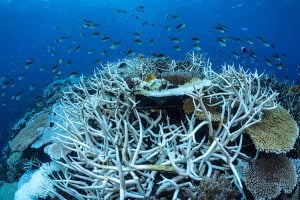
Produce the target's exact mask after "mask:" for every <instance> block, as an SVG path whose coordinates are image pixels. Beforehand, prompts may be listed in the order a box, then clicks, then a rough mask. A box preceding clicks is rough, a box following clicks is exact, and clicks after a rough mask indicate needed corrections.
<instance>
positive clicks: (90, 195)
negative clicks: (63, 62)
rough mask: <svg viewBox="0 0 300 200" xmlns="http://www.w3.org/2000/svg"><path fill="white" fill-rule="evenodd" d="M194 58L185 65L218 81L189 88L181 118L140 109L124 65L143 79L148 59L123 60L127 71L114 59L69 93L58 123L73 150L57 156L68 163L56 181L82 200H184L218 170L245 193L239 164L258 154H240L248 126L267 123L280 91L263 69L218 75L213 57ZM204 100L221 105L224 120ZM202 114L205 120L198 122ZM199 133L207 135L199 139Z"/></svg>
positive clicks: (227, 69) (61, 138)
mask: <svg viewBox="0 0 300 200" xmlns="http://www.w3.org/2000/svg"><path fill="white" fill-rule="evenodd" d="M189 59H190V62H189V63H190V66H188V67H187V66H185V67H187V68H186V69H185V70H186V71H190V72H191V71H193V70H197V71H201V73H202V75H203V76H204V77H205V79H206V80H210V81H211V82H210V84H205V85H203V87H197V88H194V90H192V91H188V92H187V93H183V94H184V95H187V96H189V97H191V98H192V99H193V104H194V108H195V110H194V112H193V113H192V114H191V115H185V116H184V119H183V120H182V121H181V122H180V123H172V119H171V117H172V116H167V117H164V116H163V115H162V113H159V114H157V115H156V116H155V117H153V116H151V115H150V114H149V110H147V109H141V108H139V107H138V105H139V103H140V100H138V99H137V98H136V95H135V94H134V92H133V90H132V89H131V88H130V87H129V86H128V85H127V82H126V79H125V78H124V77H123V76H122V75H121V74H120V71H121V72H122V74H123V73H124V71H127V73H128V74H131V73H132V74H134V76H135V77H143V76H144V75H145V74H144V75H143V76H137V73H138V72H139V71H141V68H145V65H144V64H143V60H141V59H139V60H131V61H130V62H128V63H126V61H122V63H126V66H123V67H127V68H125V69H120V62H119V63H115V64H113V63H111V64H109V65H108V66H107V67H106V68H104V69H103V70H102V71H97V72H96V73H95V74H94V76H93V77H92V78H90V79H89V80H88V81H86V80H83V79H82V81H81V82H80V83H79V84H77V85H76V86H74V87H73V88H70V90H68V91H64V96H63V98H62V100H61V102H60V103H59V105H58V107H59V108H60V109H58V110H60V112H56V114H57V115H58V116H59V117H60V118H61V120H60V123H56V126H58V127H59V128H60V129H61V130H63V132H64V133H62V131H59V132H58V133H57V137H56V142H59V143H60V144H61V145H63V146H64V148H66V149H68V150H69V151H70V153H69V154H68V155H62V159H59V160H55V161H56V162H57V163H59V164H60V166H61V169H62V170H61V171H60V172H54V173H53V174H52V175H51V176H50V177H51V182H52V183H53V184H54V185H55V187H56V188H57V189H58V190H59V191H63V192H64V193H67V194H69V195H72V196H74V197H76V198H77V199H99V198H101V199H114V198H117V197H119V198H120V199H126V198H134V199H144V198H150V197H151V195H153V194H155V195H157V196H160V195H162V194H163V193H164V192H172V198H173V199H178V198H179V196H180V191H181V188H184V187H191V188H192V187H197V185H195V184H194V182H195V181H200V180H202V179H203V178H204V177H211V176H212V174H213V173H214V171H216V170H218V171H221V172H223V173H224V174H226V178H227V179H228V180H230V181H232V182H233V183H234V184H235V185H236V186H237V188H238V189H239V190H240V191H241V192H242V183H241V178H240V174H239V173H238V171H237V169H236V168H237V167H238V166H236V164H235V163H239V161H240V160H241V159H251V158H249V157H248V156H247V155H245V154H244V153H242V152H241V148H242V143H243V132H244V130H245V128H247V127H249V126H251V125H253V124H255V123H257V122H259V121H261V119H262V111H263V110H265V109H273V108H276V107H277V103H276V95H277V94H276V93H274V92H273V91H271V90H270V89H266V88H262V87H261V85H260V75H258V73H257V72H255V73H250V72H248V71H244V70H243V69H242V68H239V69H238V70H236V69H235V68H234V66H231V65H229V66H224V68H223V72H222V73H220V74H218V73H216V72H214V71H213V70H212V69H211V64H210V62H209V61H203V59H201V58H199V57H197V56H196V55H195V54H193V53H191V54H190V57H189ZM147 63H148V62H147ZM174 63H175V61H174V62H172V64H171V66H173V68H175V65H176V64H174ZM199 67H202V68H201V69H199ZM173 68H172V69H173ZM145 70H147V69H145ZM152 70H153V69H151V70H150V71H151V73H153V71H152ZM142 80H143V79H142V78H140V80H139V81H137V82H136V83H137V84H139V83H141V82H142ZM154 92H155V91H154ZM204 99H205V100H207V99H208V100H209V102H210V103H211V105H212V106H220V107H221V120H220V122H218V124H217V125H215V124H213V121H212V119H211V113H210V112H209V111H208V109H207V108H206V105H205V104H204V103H203V101H204ZM54 112H55V111H54ZM198 112H203V113H204V115H205V116H206V119H205V120H203V121H200V122H199V121H198V120H197V117H196V114H197V113H198ZM206 130H207V132H206ZM200 131H204V132H206V133H205V134H204V136H203V137H202V138H200V139H199V132H200ZM192 191H193V190H192ZM52 192H53V193H54V194H56V195H57V196H58V197H59V198H60V199H64V198H63V197H62V195H60V194H59V192H58V191H52Z"/></svg>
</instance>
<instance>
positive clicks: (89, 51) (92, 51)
mask: <svg viewBox="0 0 300 200" xmlns="http://www.w3.org/2000/svg"><path fill="white" fill-rule="evenodd" d="M94 52H95V50H93V49H90V50H88V51H87V54H88V55H91V54H93V53H94Z"/></svg>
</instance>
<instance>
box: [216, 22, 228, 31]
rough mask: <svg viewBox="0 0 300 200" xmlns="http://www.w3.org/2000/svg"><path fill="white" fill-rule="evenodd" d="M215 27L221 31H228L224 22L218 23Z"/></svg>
mask: <svg viewBox="0 0 300 200" xmlns="http://www.w3.org/2000/svg"><path fill="white" fill-rule="evenodd" d="M215 28H216V30H217V31H219V32H221V33H227V27H226V26H225V25H223V24H216V25H215Z"/></svg>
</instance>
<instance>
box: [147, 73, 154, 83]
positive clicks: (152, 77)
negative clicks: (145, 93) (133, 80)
mask: <svg viewBox="0 0 300 200" xmlns="http://www.w3.org/2000/svg"><path fill="white" fill-rule="evenodd" d="M154 79H156V75H155V74H149V75H147V76H146V78H145V82H151V81H153V80H154Z"/></svg>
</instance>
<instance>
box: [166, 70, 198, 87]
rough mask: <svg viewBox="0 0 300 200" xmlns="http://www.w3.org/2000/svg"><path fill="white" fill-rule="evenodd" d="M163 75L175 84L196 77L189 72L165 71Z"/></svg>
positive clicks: (183, 82)
mask: <svg viewBox="0 0 300 200" xmlns="http://www.w3.org/2000/svg"><path fill="white" fill-rule="evenodd" d="M161 77H162V78H163V79H165V80H167V81H169V82H170V83H172V84H174V85H183V84H185V83H187V82H189V81H190V80H192V78H194V77H195V75H193V74H192V73H189V72H180V71H179V72H163V73H162V74H161Z"/></svg>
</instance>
